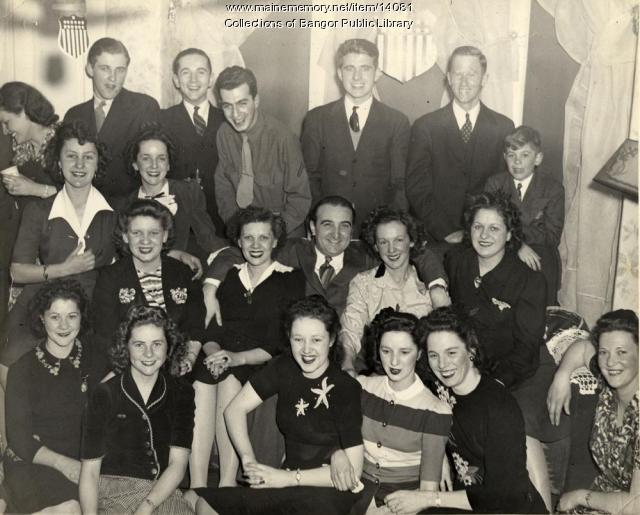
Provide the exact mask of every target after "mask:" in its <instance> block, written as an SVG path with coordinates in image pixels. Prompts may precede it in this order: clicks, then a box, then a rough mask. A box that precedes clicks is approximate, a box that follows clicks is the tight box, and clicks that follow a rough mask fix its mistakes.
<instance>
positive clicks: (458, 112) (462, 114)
mask: <svg viewBox="0 0 640 515" xmlns="http://www.w3.org/2000/svg"><path fill="white" fill-rule="evenodd" d="M452 103H453V115H454V116H455V117H456V122H458V129H461V128H462V126H463V125H464V122H465V121H466V119H467V113H469V120H470V121H471V126H472V127H475V126H476V121H477V120H478V114H480V102H478V103H477V104H476V105H475V106H473V107H472V108H471V109H470V110H469V111H465V110H464V109H462V107H460V106H459V105H458V104H457V103H456V101H455V100H453V101H452Z"/></svg>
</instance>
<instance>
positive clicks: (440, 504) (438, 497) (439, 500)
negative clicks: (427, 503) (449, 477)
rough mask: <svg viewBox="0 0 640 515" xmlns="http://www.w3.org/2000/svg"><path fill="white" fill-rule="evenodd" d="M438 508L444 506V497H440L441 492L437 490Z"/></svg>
mask: <svg viewBox="0 0 640 515" xmlns="http://www.w3.org/2000/svg"><path fill="white" fill-rule="evenodd" d="M435 506H436V508H440V507H441V506H442V499H440V492H439V491H437V492H436V504H435Z"/></svg>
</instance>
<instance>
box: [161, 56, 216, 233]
mask: <svg viewBox="0 0 640 515" xmlns="http://www.w3.org/2000/svg"><path fill="white" fill-rule="evenodd" d="M173 84H174V86H175V87H176V89H177V90H178V91H179V92H180V95H182V102H180V103H179V104H177V105H174V106H172V107H169V108H168V109H163V110H162V111H161V113H160V120H161V122H162V124H163V125H164V126H165V128H166V130H167V131H168V132H169V134H170V136H171V138H172V140H173V143H174V144H175V146H176V158H175V162H173V163H171V171H170V172H169V174H170V176H171V177H172V178H173V179H191V180H197V181H199V182H200V185H201V186H202V189H203V191H204V195H205V198H206V199H207V212H208V213H209V216H210V217H211V220H213V223H214V225H215V227H216V233H218V234H219V235H224V232H225V227H224V223H223V221H222V218H220V215H219V214H218V205H217V204H216V195H215V185H214V179H213V176H214V173H215V171H216V166H217V164H218V149H217V147H216V136H217V134H218V129H219V128H220V126H221V125H222V124H223V123H224V115H223V114H222V111H221V110H220V109H218V108H217V107H214V106H213V105H212V104H211V103H210V102H209V100H208V98H207V95H208V92H209V89H211V87H212V86H213V78H212V76H211V61H210V59H209V56H207V54H206V53H205V52H204V51H203V50H200V49H199V48H187V49H185V50H182V51H181V52H180V53H179V54H178V55H177V56H176V57H175V59H174V60H173Z"/></svg>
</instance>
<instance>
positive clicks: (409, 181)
mask: <svg viewBox="0 0 640 515" xmlns="http://www.w3.org/2000/svg"><path fill="white" fill-rule="evenodd" d="M432 146H433V143H432V141H431V133H430V131H429V130H428V128H427V126H426V124H425V123H424V120H422V119H421V118H419V119H418V120H416V122H415V123H414V124H413V127H412V129H411V139H410V140H409V153H408V157H407V178H406V191H407V200H408V201H409V207H410V208H411V211H412V213H413V214H414V215H415V216H416V217H417V218H418V220H420V221H421V222H422V223H423V224H425V226H426V228H427V230H428V231H429V234H432V235H434V236H436V237H438V238H440V239H443V238H444V237H445V236H447V235H446V234H439V232H436V231H435V228H434V227H433V226H432V223H431V222H432V219H433V206H434V202H433V180H432V177H431V173H432V156H431V153H432Z"/></svg>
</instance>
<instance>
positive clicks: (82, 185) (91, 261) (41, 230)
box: [0, 122, 115, 366]
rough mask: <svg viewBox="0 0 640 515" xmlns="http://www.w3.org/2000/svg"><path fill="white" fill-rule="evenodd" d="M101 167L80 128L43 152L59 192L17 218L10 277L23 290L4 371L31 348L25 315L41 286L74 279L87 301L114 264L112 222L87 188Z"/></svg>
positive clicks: (64, 131)
mask: <svg viewBox="0 0 640 515" xmlns="http://www.w3.org/2000/svg"><path fill="white" fill-rule="evenodd" d="M104 161H105V154H104V147H103V146H102V145H101V144H100V143H98V142H97V141H96V140H95V138H94V137H92V136H91V135H90V133H89V131H88V129H87V127H86V126H85V125H84V124H82V123H81V122H75V123H65V124H62V125H60V127H59V128H58V129H57V131H56V134H55V137H54V138H53V139H52V140H51V142H50V143H49V145H48V147H47V162H48V167H49V169H50V170H55V173H54V174H53V175H54V177H55V179H56V181H57V182H59V183H62V184H63V187H62V189H61V190H60V192H58V193H57V194H56V195H55V196H53V197H50V198H47V199H43V200H38V201H36V202H33V203H30V204H29V205H28V206H27V207H26V208H25V210H24V213H23V215H22V220H21V222H20V229H19V232H18V238H17V240H16V245H15V247H14V250H13V258H12V263H11V276H12V278H13V280H14V281H15V282H16V283H18V284H23V285H25V287H24V288H23V290H22V293H21V294H20V296H19V297H18V299H17V302H16V304H15V305H14V307H13V309H12V310H11V312H10V313H9V320H8V329H9V338H8V344H7V346H6V347H5V348H4V350H3V353H2V356H1V357H0V360H1V361H2V363H3V365H5V366H7V365H10V364H11V363H13V362H14V361H15V360H16V359H17V358H18V357H20V356H21V355H22V354H24V353H25V352H27V351H28V350H30V349H31V348H33V347H34V346H35V344H36V341H35V340H34V339H33V337H31V336H30V331H29V329H28V327H27V325H28V324H27V322H26V318H25V314H26V307H27V304H28V301H29V300H30V299H31V298H32V297H33V296H34V294H35V292H36V291H37V290H38V288H39V287H40V286H41V285H42V283H46V282H47V281H49V280H51V279H56V278H61V277H68V276H71V275H73V276H74V279H76V280H77V281H79V282H80V284H81V285H82V286H83V288H84V290H85V292H86V294H87V295H88V296H90V295H91V294H92V292H93V287H94V285H95V280H96V272H95V270H96V269H97V268H99V267H101V266H104V265H106V264H108V263H110V262H111V260H112V259H113V256H114V253H115V252H114V246H113V243H112V240H111V236H112V232H113V227H114V223H115V216H114V213H113V209H112V208H111V206H110V205H109V204H108V203H107V201H106V200H105V199H104V197H103V196H102V195H101V194H100V192H99V191H98V190H97V189H96V188H95V187H94V186H93V185H92V183H93V182H94V181H95V180H97V179H99V177H100V174H101V173H102V170H103V166H104Z"/></svg>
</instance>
